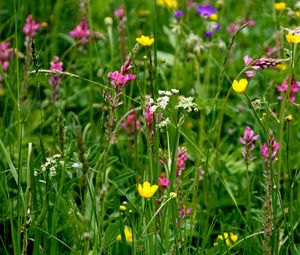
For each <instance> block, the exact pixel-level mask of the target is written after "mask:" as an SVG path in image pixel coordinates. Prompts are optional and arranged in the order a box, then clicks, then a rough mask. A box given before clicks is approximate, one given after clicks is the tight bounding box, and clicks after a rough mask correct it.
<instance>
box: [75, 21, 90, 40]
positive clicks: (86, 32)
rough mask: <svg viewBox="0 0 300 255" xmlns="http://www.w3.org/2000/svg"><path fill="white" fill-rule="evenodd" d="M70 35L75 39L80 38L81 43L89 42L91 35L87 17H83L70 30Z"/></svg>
mask: <svg viewBox="0 0 300 255" xmlns="http://www.w3.org/2000/svg"><path fill="white" fill-rule="evenodd" d="M70 35H71V36H72V37H73V38H74V39H76V40H79V42H80V44H81V45H83V44H87V43H88V41H89V38H90V35H91V31H90V29H89V26H88V22H87V19H86V18H84V19H82V20H81V21H80V23H79V24H78V25H77V26H76V27H75V28H74V29H73V30H72V31H71V32H70Z"/></svg>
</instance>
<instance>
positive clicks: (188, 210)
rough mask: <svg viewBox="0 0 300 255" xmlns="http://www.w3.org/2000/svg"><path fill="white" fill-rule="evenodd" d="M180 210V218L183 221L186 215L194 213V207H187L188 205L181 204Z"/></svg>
mask: <svg viewBox="0 0 300 255" xmlns="http://www.w3.org/2000/svg"><path fill="white" fill-rule="evenodd" d="M178 211H179V218H180V220H181V222H183V221H184V219H185V216H186V215H189V214H192V213H193V210H192V208H187V207H186V205H183V206H179V207H178Z"/></svg>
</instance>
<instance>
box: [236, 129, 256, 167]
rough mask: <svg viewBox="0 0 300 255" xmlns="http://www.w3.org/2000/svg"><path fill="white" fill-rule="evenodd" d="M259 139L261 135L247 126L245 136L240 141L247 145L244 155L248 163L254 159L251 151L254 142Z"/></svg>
mask: <svg viewBox="0 0 300 255" xmlns="http://www.w3.org/2000/svg"><path fill="white" fill-rule="evenodd" d="M258 139H259V135H254V131H253V130H252V129H251V128H249V127H246V128H245V130H244V134H243V137H240V143H241V144H244V145H245V148H244V150H243V151H242V155H243V158H244V160H245V161H246V163H247V164H249V160H253V159H254V158H252V157H251V152H252V151H253V150H254V142H255V141H257V140H258Z"/></svg>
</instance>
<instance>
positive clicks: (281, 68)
mask: <svg viewBox="0 0 300 255" xmlns="http://www.w3.org/2000/svg"><path fill="white" fill-rule="evenodd" d="M275 68H276V69H277V70H279V71H284V70H286V69H287V65H286V64H284V63H281V64H278V65H276V66H275Z"/></svg>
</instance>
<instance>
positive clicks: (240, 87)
mask: <svg viewBox="0 0 300 255" xmlns="http://www.w3.org/2000/svg"><path fill="white" fill-rule="evenodd" d="M247 85H248V81H247V80H246V79H240V80H239V81H237V80H234V81H233V83H232V89H233V90H234V91H235V92H237V93H244V92H245V90H246V88H247Z"/></svg>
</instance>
